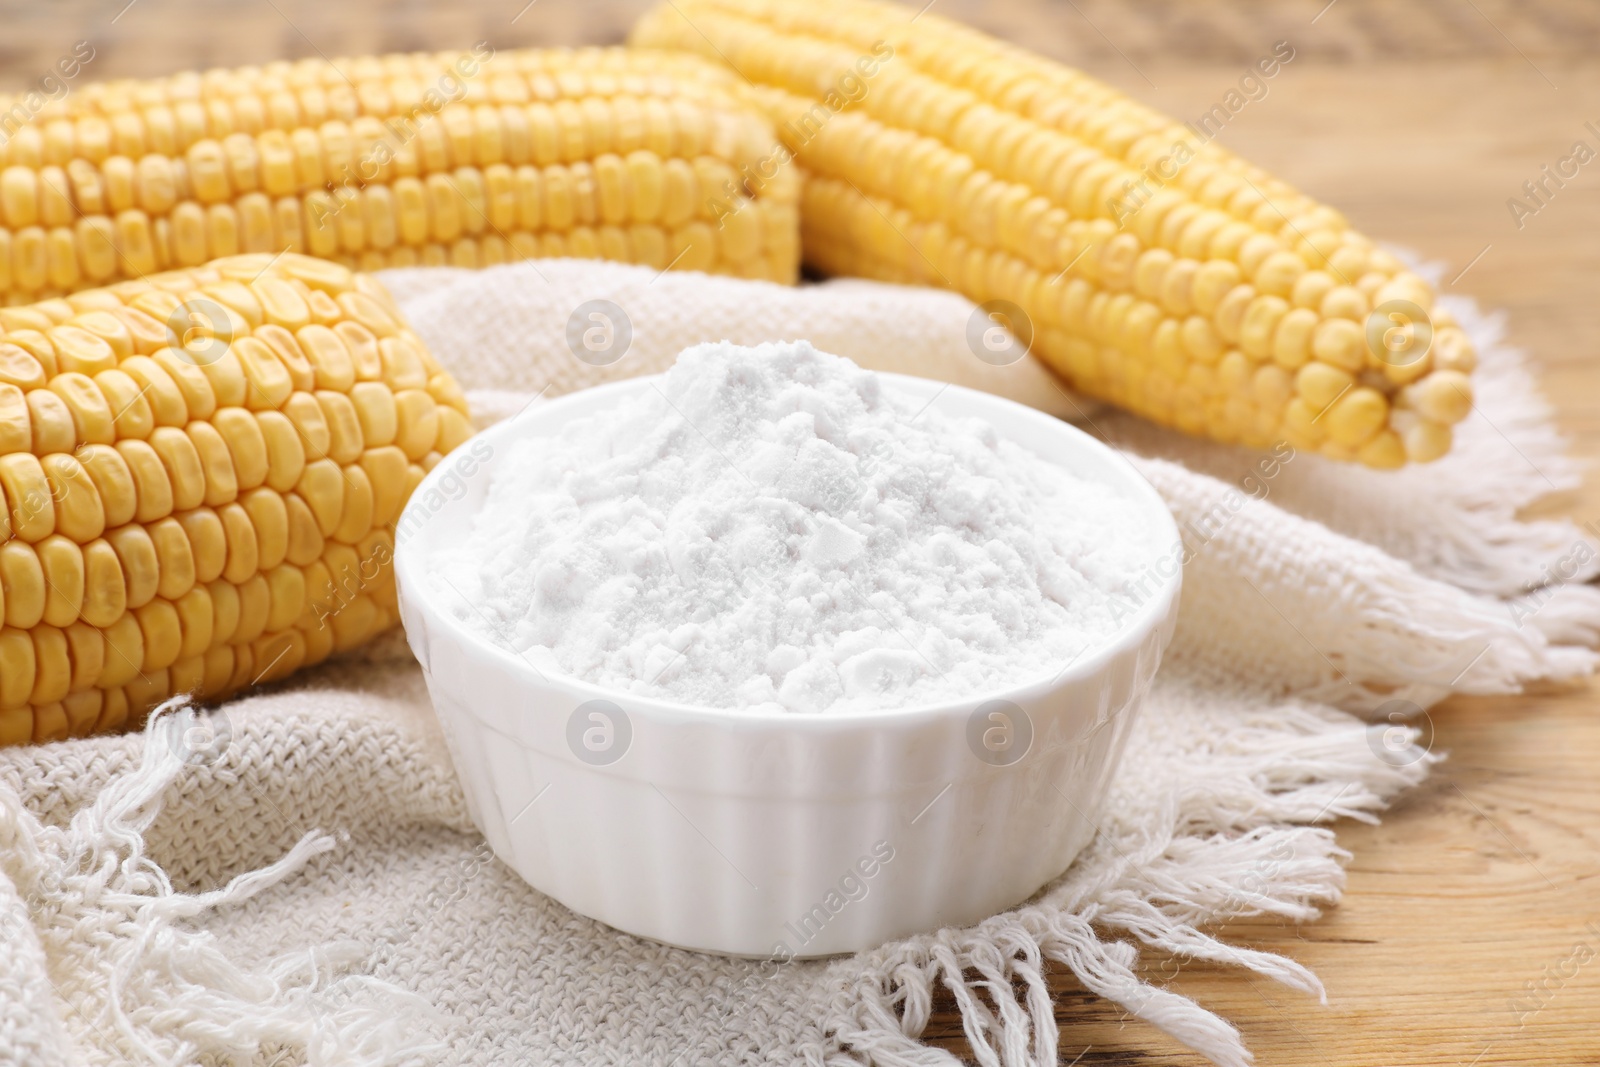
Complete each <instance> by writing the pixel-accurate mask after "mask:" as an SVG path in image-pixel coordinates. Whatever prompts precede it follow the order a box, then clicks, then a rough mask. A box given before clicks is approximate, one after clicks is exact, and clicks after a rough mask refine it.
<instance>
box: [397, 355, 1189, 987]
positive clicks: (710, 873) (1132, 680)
mask: <svg viewBox="0 0 1600 1067" xmlns="http://www.w3.org/2000/svg"><path fill="white" fill-rule="evenodd" d="M883 377H884V379H885V384H886V385H888V386H890V387H891V388H895V389H898V390H901V391H903V392H905V393H909V394H913V395H915V396H917V397H922V398H933V397H934V396H935V395H936V394H937V400H935V401H934V402H935V403H936V404H938V406H939V407H940V408H941V409H943V410H944V411H945V412H946V413H948V414H951V415H961V416H977V417H980V418H983V419H985V420H987V421H988V422H989V423H991V424H992V425H993V426H994V427H995V428H996V430H998V431H999V433H1000V434H1001V435H1003V436H1005V437H1008V438H1010V439H1011V440H1013V441H1015V442H1017V443H1018V444H1020V445H1023V446H1025V447H1027V448H1030V449H1032V450H1033V451H1034V452H1036V453H1038V454H1039V455H1041V456H1045V457H1047V458H1049V459H1051V460H1053V461H1054V462H1056V463H1058V464H1060V465H1061V466H1062V467H1065V468H1066V469H1067V470H1069V471H1071V472H1073V473H1074V474H1076V475H1078V476H1080V477H1085V478H1090V479H1093V480H1096V481H1099V482H1102V483H1106V484H1109V485H1111V486H1114V487H1115V488H1116V489H1117V490H1118V491H1119V492H1121V493H1123V494H1125V495H1126V496H1127V497H1129V498H1131V499H1132V500H1134V501H1136V502H1137V505H1138V507H1140V508H1141V509H1142V510H1143V511H1144V512H1145V513H1146V514H1147V515H1148V518H1149V530H1150V537H1149V561H1150V568H1151V574H1152V575H1158V574H1160V572H1161V571H1163V570H1171V571H1172V572H1173V573H1172V574H1171V575H1170V576H1161V577H1159V578H1158V580H1157V582H1156V588H1155V589H1154V590H1153V592H1152V593H1151V594H1150V595H1149V596H1148V597H1146V598H1144V599H1143V600H1142V602H1141V603H1139V605H1138V606H1137V609H1136V610H1134V611H1133V612H1132V613H1131V616H1130V617H1129V618H1128V619H1127V620H1126V621H1125V624H1124V626H1123V628H1122V630H1121V631H1120V632H1118V633H1117V634H1116V635H1115V636H1114V637H1113V638H1111V639H1109V640H1107V641H1105V642H1104V644H1103V645H1101V646H1099V647H1097V648H1095V649H1094V650H1092V651H1091V652H1089V653H1086V654H1084V655H1082V656H1080V657H1079V658H1078V659H1077V660H1076V661H1074V662H1073V663H1071V664H1070V665H1066V666H1065V667H1064V669H1063V670H1062V671H1060V673H1059V674H1058V675H1057V676H1055V677H1045V678H1040V679H1035V680H1033V681H1030V682H1027V683H1025V684H1021V685H1018V686H1016V687H1015V688H1012V689H1009V690H1006V691H1004V692H995V693H986V694H984V695H982V696H981V697H974V698H972V699H967V700H961V701H957V702H954V703H949V704H941V705H937V706H919V707H913V708H904V709H899V710H894V711H878V712H872V713H868V714H851V715H841V716H806V715H785V716H772V717H767V716H761V717H752V716H749V715H746V714H740V713H736V712H731V711H723V710H715V709H707V708H697V707H690V706H686V705H681V704H673V703H671V702H668V701H664V700H653V699H647V698H643V697H638V696H634V695H632V694H627V693H621V692H618V691H615V690H609V689H605V688H602V687H600V686H596V685H592V684H589V683H587V682H584V681H581V680H578V679H575V678H567V677H561V676H556V675H551V674H550V672H548V671H545V672H543V673H541V672H540V671H539V670H537V669H535V668H534V667H533V666H532V665H531V664H530V663H529V662H528V661H527V660H525V659H524V658H523V657H522V656H520V655H518V654H516V653H514V652H511V651H509V650H508V649H507V648H506V647H505V646H504V645H501V644H496V643H495V642H493V641H492V640H490V639H487V638H486V637H485V636H483V635H482V634H480V633H478V632H476V631H474V630H472V629H470V628H468V627H467V626H465V625H463V624H462V623H461V622H459V621H457V620H456V619H455V618H454V617H452V615H451V613H450V611H449V610H448V609H447V603H446V599H447V596H448V595H449V593H450V591H449V590H445V595H444V596H441V594H440V593H438V592H436V591H435V590H434V588H433V586H432V585H431V584H430V583H429V582H428V580H427V574H426V568H427V560H428V556H429V554H430V550H431V549H432V548H433V547H434V546H437V545H440V544H445V543H453V542H459V540H460V539H461V538H463V537H464V536H466V534H467V533H468V531H469V530H470V529H471V523H472V519H473V516H474V514H475V513H476V512H477V511H478V509H479V508H480V507H481V505H482V503H483V500H484V497H485V494H486V492H487V490H488V485H489V481H490V474H491V473H492V471H493V470H494V467H495V464H496V463H497V462H498V461H499V460H500V459H501V458H502V457H503V456H504V455H505V454H506V452H507V447H506V446H507V445H508V444H509V443H510V442H511V441H512V440H513V439H523V438H532V437H548V436H553V435H555V434H558V433H560V431H561V428H562V427H563V426H564V425H565V424H566V423H568V422H569V421H571V420H573V419H576V418H580V417H583V416H586V415H589V414H592V413H594V412H596V411H599V410H601V409H604V408H608V407H610V406H612V405H614V404H616V403H617V402H619V401H620V400H622V399H624V398H625V397H628V396H630V395H632V394H634V393H636V392H639V391H641V390H643V389H647V388H649V387H650V386H649V379H643V378H636V379H632V380H629V381H624V382H617V383H615V384H611V385H606V386H601V387H599V388H595V389H588V390H585V391H583V392H579V393H575V394H572V395H570V396H566V397H563V398H561V399H559V400H556V401H553V402H551V403H549V404H546V405H543V406H541V407H536V408H532V409H530V410H528V411H527V412H525V413H524V414H522V415H521V416H519V417H517V418H515V419H512V420H509V421H507V422H503V423H500V424H499V425H497V426H495V427H493V428H491V429H489V430H487V431H485V432H484V433H482V434H480V435H478V436H477V437H475V438H473V439H472V440H471V441H470V442H468V443H467V444H464V445H462V446H461V447H460V448H459V449H457V450H456V451H455V452H453V453H451V454H450V456H448V457H446V458H445V459H444V460H443V461H442V462H441V463H440V464H439V465H438V466H437V467H435V468H434V470H433V471H432V472H431V473H429V475H428V477H427V478H426V479H425V480H424V481H423V482H422V484H421V486H419V487H418V489H417V491H416V493H415V494H414V495H413V496H412V498H411V501H410V503H409V504H408V506H407V508H406V511H405V514H404V515H403V516H402V518H401V524H400V535H399V542H400V543H399V548H398V550H397V552H396V565H395V572H396V577H397V580H398V582H399V594H400V607H401V613H402V616H403V618H404V621H405V629H406V636H407V639H408V640H409V642H410V644H411V648H412V649H413V650H414V651H415V653H416V656H417V659H418V660H420V661H421V663H422V668H423V672H424V673H425V674H426V676H427V681H428V691H429V693H430V694H431V696H432V698H433V704H434V708H435V709H436V711H437V713H438V716H439V720H440V722H441V723H442V724H443V727H444V733H445V736H446V738H447V739H448V743H449V746H450V753H451V757H452V758H453V760H454V761H455V767H456V771H457V773H458V774H459V775H460V778H461V783H462V787H463V789H464V790H465V792H466V798H467V804H468V806H469V808H470V810H471V813H472V817H473V820H474V821H475V822H476V823H477V825H478V828H479V829H480V830H482V831H483V834H484V836H485V837H486V838H488V840H489V844H490V845H491V846H492V847H493V849H494V851H495V854H496V855H497V856H499V857H500V858H501V859H502V860H503V861H505V863H507V864H508V865H510V866H511V867H512V868H513V869H514V870H516V871H517V873H519V874H520V875H522V877H523V878H525V879H527V881H528V882H529V883H530V884H531V885H533V886H534V887H535V888H536V889H539V890H540V891H542V892H544V893H547V894H549V895H550V896H552V897H554V898H556V899H557V900H559V901H561V902H562V903H563V904H565V905H567V906H568V907H570V908H572V909H573V910H574V911H578V912H581V913H583V914H585V915H589V916H592V917H593V918H596V919H599V920H601V921H602V922H605V923H609V924H610V925H611V926H614V927H616V928H618V929H620V930H625V931H627V932H629V933H633V934H638V935H640V936H643V937H648V938H653V939H655V940H658V941H665V942H668V943H670V944H674V945H680V946H684V947H687V948H693V949H701V950H705V951H711V952H720V953H728V954H734V955H743V956H769V955H775V956H777V957H779V958H787V957H788V956H817V955H825V954H829V953H836V952H846V951H854V950H859V949H864V948H869V947H872V946H874V945H877V944H881V943H882V942H884V941H886V940H888V939H891V938H894V937H899V936H903V935H906V934H911V933H916V932H920V931H927V930H934V929H937V928H939V927H941V926H945V925H950V924H964V923H971V922H975V921H978V920H980V919H983V918H985V917H987V916H989V915H991V914H993V913H995V912H997V911H1000V910H1003V909H1005V908H1008V907H1010V906H1012V905H1014V904H1017V903H1019V902H1021V901H1023V900H1025V899H1027V898H1028V897H1029V896H1031V895H1032V894H1033V893H1034V892H1035V891H1037V890H1038V889H1039V888H1040V887H1042V886H1043V885H1044V884H1045V883H1046V882H1048V881H1050V880H1051V879H1052V878H1054V877H1056V876H1057V875H1058V874H1060V873H1061V872H1062V871H1064V870H1065V869H1066V868H1067V866H1068V865H1069V864H1070V863H1071V862H1072V860H1073V857H1075V856H1076V855H1077V854H1078V852H1079V851H1080V850H1081V849H1082V848H1083V846H1084V845H1085V844H1086V843H1088V841H1089V840H1090V838H1091V837H1092V836H1093V834H1094V826H1095V823H1094V820H1095V818H1096V813H1097V811H1098V810H1099V806H1100V801H1101V798H1102V796H1103V794H1104V792H1105V789H1106V785H1107V782H1108V780H1109V778H1110V776H1111V774H1112V772H1113V771H1114V769H1115V768H1116V765H1117V762H1118V759H1119V757H1120V754H1121V751H1122V747H1123V745H1124V742H1125V741H1126V739H1127V736H1128V728H1129V725H1130V723H1131V721H1132V718H1133V715H1134V712H1135V711H1136V709H1137V706H1138V704H1139V702H1140V700H1141V698H1142V697H1143V695H1144V693H1145V692H1146V690H1147V689H1148V687H1149V684H1150V679H1151V677H1152V676H1153V675H1154V674H1155V671H1156V666H1157V663H1158V662H1159V661H1160V659H1161V653H1162V650H1163V649H1164V648H1165V647H1166V644H1167V641H1168V639H1169V637H1170V636H1171V633H1172V628H1173V625H1174V623H1175V619H1176V612H1177V601H1178V586H1179V581H1180V577H1179V573H1178V570H1177V568H1176V567H1175V566H1169V567H1162V566H1158V565H1159V564H1161V563H1164V562H1166V561H1168V560H1170V559H1171V558H1172V557H1173V552H1172V549H1173V546H1174V545H1176V544H1177V542H1178V533H1177V529H1176V528H1175V526H1174V525H1173V521H1172V517H1171V515H1170V514H1169V513H1168V511H1167V509H1166V506H1165V505H1164V504H1163V503H1162V501H1161V499H1160V497H1158V496H1157V495H1156V492H1155V490H1154V489H1152V488H1151V487H1150V485H1149V483H1147V482H1146V481H1144V479H1142V478H1141V477H1140V476H1139V475H1138V474H1137V473H1136V472H1135V471H1134V469H1133V467H1132V466H1131V465H1130V464H1129V463H1127V462H1126V461H1125V460H1124V459H1122V458H1121V457H1120V456H1118V455H1117V454H1116V453H1114V452H1113V451H1111V450H1110V449H1108V448H1106V447H1105V446H1104V445H1102V444H1100V443H1099V442H1098V441H1096V440H1094V439H1093V438H1091V437H1089V436H1088V435H1087V434H1084V433H1082V432H1080V431H1079V430H1076V429H1074V428H1072V427H1071V426H1069V425H1067V424H1065V423H1063V422H1060V421H1058V420H1057V419H1054V418H1051V417H1049V416H1047V415H1043V414H1040V413H1039V412H1036V411H1033V410H1032V409H1029V408H1025V407H1022V406H1020V405H1018V404H1015V403H1012V402H1011V401H1008V400H1003V399H1000V398H999V397H995V396H991V395H989V394H986V393H979V392H974V391H971V390H967V389H962V388H959V387H956V386H950V387H947V388H942V387H941V386H940V385H939V383H937V382H931V381H926V380H923V379H920V378H908V377H902V376H899V375H887V374H886V375H884V376H883ZM458 599H459V598H458Z"/></svg>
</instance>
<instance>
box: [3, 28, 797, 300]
mask: <svg viewBox="0 0 1600 1067" xmlns="http://www.w3.org/2000/svg"><path fill="white" fill-rule="evenodd" d="M469 71H470V72H471V73H468V72H469ZM346 77H348V79H349V81H346ZM734 81H735V80H734V79H733V77H732V76H731V75H729V74H728V73H727V72H726V71H724V70H722V69H720V68H718V67H715V66H712V65H710V64H707V63H705V62H703V61H701V60H699V59H697V58H695V57H693V56H683V55H668V54H662V53H656V54H651V53H641V52H633V51H629V50H627V49H620V48H618V49H582V50H577V51H568V50H550V51H540V50H526V51H514V52H500V53H494V52H493V50H492V49H488V48H487V47H486V46H481V47H480V48H479V49H478V50H477V51H475V52H473V53H460V54H455V53H450V54H439V55H414V56H389V57H383V58H378V59H357V60H338V61H336V62H328V61H326V60H321V59H317V60H304V61H300V62H296V63H276V64H269V65H267V66H265V67H261V68H245V69H241V70H237V71H213V72H210V73H207V74H188V75H180V76H177V77H173V78H165V79H157V80H152V81H117V82H106V83H102V84H98V85H94V84H90V85H85V86H83V87H82V88H80V89H78V90H76V91H75V92H73V93H72V94H71V95H69V96H67V97H66V98H64V99H63V100H62V101H60V102H59V103H53V104H50V105H47V107H46V108H45V109H44V110H43V111H41V112H40V113H39V114H38V115H37V116H36V117H35V118H34V119H33V121H32V122H30V123H28V124H26V125H24V126H22V127H21V128H20V129H18V130H17V131H16V133H15V134H14V135H12V136H10V137H9V138H7V139H5V141H4V143H3V144H0V302H4V303H11V304H16V303H28V302H32V301H35V300H40V299H47V298H49V297H52V296H57V295H60V294H62V293H68V292H74V291H77V290H79V289H83V288H87V287H92V286H97V285H104V284H107V283H109V282H113V281H116V280H119V279H122V278H137V277H140V276H142V275H145V274H150V273H153V272H156V271H161V270H169V269H174V268H183V267H193V266H199V265H201V264H204V263H206V262H208V261H210V260H212V259H215V258H218V257H223V256H232V255H236V254H240V253H254V252H267V253H273V254H276V253H278V252H282V251H285V250H288V251H290V252H295V253H305V254H308V255H314V256H317V257H320V258H325V259H330V260H333V261H335V262H338V263H341V264H343V265H344V266H347V267H350V268H353V269H361V270H377V269H379V268H383V267H399V266H414V265H418V264H424V265H442V264H454V265H457V266H468V267H475V266H488V265H492V264H496V263H503V262H507V261H510V260H515V259H523V258H528V257H533V256H578V257H604V258H609V259H617V260H625V261H628V262H634V263H643V264H647V265H649V266H653V267H656V268H665V267H667V266H669V265H671V266H674V267H676V268H678V269H685V270H687V269H693V270H704V271H712V272H718V273H725V274H735V275H741V276H748V277H760V278H769V279H772V280H775V281H792V280H793V279H794V277H795V274H796V272H797V270H798V265H799V235H798V217H797V201H798V197H799V187H798V183H797V181H796V180H795V178H794V176H793V173H792V170H786V171H785V174H784V175H782V176H780V179H779V180H777V181H775V182H773V183H769V184H768V185H766V186H764V187H763V189H762V191H761V193H760V194H759V195H751V194H749V193H748V192H746V191H743V190H742V189H740V188H739V182H738V175H739V172H740V169H741V168H742V167H745V166H747V165H748V164H749V163H750V162H751V161H753V160H755V159H756V158H757V156H758V155H760V154H761V153H764V152H767V151H770V149H771V147H772V144H773V134H772V130H771V126H770V124H769V123H768V122H767V120H766V119H765V118H764V117H763V116H762V115H761V114H760V113H759V111H757V110H756V109H754V108H753V107H751V106H750V105H749V104H748V103H747V102H744V101H742V100H740V99H739V98H738V96H737V95H736V93H735V91H734V88H735V86H734ZM12 102H13V101H12V100H10V99H7V98H3V97H0V114H3V113H4V112H5V111H6V109H7V108H8V106H9V105H10V104H11V103H12ZM725 198H731V200H732V201H733V202H734V204H735V206H736V207H737V208H738V210H734V211H732V212H724V211H721V210H717V211H713V210H712V208H711V207H710V206H709V205H711V204H712V203H713V201H720V200H722V199H725ZM724 215H725V216H726V224H724V225H712V223H713V222H716V221H720V220H721V219H722V218H723V217H724Z"/></svg>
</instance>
